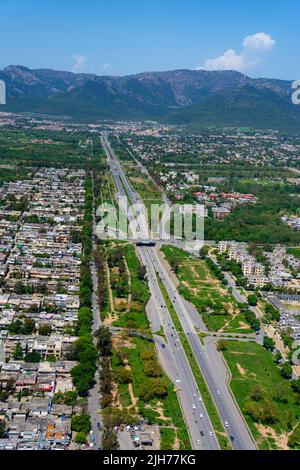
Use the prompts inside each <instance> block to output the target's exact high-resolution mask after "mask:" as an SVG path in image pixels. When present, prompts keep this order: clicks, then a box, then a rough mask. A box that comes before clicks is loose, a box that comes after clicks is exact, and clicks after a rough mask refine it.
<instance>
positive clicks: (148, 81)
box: [0, 66, 300, 133]
mask: <svg viewBox="0 0 300 470" xmlns="http://www.w3.org/2000/svg"><path fill="white" fill-rule="evenodd" d="M0 79H2V80H4V81H5V82H6V85H7V93H8V99H7V106H5V108H4V107H1V110H5V111H13V112H34V113H41V114H47V115H56V116H70V117H73V118H76V119H86V120H92V119H119V120H144V119H156V120H160V121H163V122H170V123H175V124H188V125H192V126H199V127H203V126H247V127H256V128H263V129H265V128H270V129H278V130H283V131H289V132H297V133H298V132H299V131H300V106H295V105H293V104H292V100H291V94H292V86H291V85H292V84H291V82H289V81H283V80H273V79H252V78H249V77H247V76H245V75H243V74H241V73H238V72H234V71H219V72H208V71H203V70H175V71H170V72H149V73H142V74H138V75H130V76H125V77H115V76H96V75H91V74H74V73H71V72H61V71H55V70H50V69H49V70H48V69H38V70H31V69H29V68H26V67H23V66H9V67H7V68H5V69H4V70H2V71H0Z"/></svg>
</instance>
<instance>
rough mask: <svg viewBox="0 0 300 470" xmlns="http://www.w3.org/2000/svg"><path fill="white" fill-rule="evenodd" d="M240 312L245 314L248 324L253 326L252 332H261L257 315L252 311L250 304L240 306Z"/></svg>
mask: <svg viewBox="0 0 300 470" xmlns="http://www.w3.org/2000/svg"><path fill="white" fill-rule="evenodd" d="M239 307H240V311H241V313H243V314H244V316H245V318H246V320H247V323H249V325H250V326H251V328H252V330H254V331H259V330H260V322H259V320H258V318H257V317H256V315H255V313H254V312H253V311H252V310H250V308H249V306H248V304H240V305H239Z"/></svg>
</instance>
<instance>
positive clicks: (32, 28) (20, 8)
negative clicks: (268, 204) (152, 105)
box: [0, 0, 300, 79]
mask: <svg viewBox="0 0 300 470" xmlns="http://www.w3.org/2000/svg"><path fill="white" fill-rule="evenodd" d="M299 17H300V2H299V0H226V1H225V0H209V1H208V0H205V1H204V0H139V1H138V0H0V18H1V26H0V40H1V48H0V50H1V54H0V67H1V68H3V67H5V66H7V65H9V64H22V65H26V66H29V67H32V68H38V67H49V68H54V69H59V70H73V71H76V72H79V71H82V72H91V73H97V74H111V75H125V74H130V73H138V72H143V71H150V70H173V69H177V68H197V67H204V68H208V69H211V68H226V67H229V66H231V67H232V68H236V69H238V70H241V71H243V72H244V73H246V74H248V75H250V76H253V77H257V76H268V77H277V78H286V79H299V78H300V70H299V68H300V66H299V46H298V45H299V39H300V38H299V35H300V34H299ZM257 33H264V35H263V36H257ZM245 38H248V39H246V40H245ZM243 42H244V45H243ZM216 59H218V60H216Z"/></svg>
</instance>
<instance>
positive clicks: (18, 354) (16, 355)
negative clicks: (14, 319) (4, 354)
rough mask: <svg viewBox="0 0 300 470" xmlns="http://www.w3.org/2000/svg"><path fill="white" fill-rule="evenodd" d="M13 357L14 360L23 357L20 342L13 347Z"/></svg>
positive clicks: (19, 359)
mask: <svg viewBox="0 0 300 470" xmlns="http://www.w3.org/2000/svg"><path fill="white" fill-rule="evenodd" d="M13 358H14V359H15V360H16V361H21V360H22V359H23V349H22V346H21V344H20V343H18V344H17V346H16V347H15V349H14V352H13Z"/></svg>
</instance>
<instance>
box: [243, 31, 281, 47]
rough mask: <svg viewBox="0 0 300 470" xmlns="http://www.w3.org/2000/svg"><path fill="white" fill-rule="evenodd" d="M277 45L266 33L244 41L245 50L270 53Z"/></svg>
mask: <svg viewBox="0 0 300 470" xmlns="http://www.w3.org/2000/svg"><path fill="white" fill-rule="evenodd" d="M275 45H276V41H275V39H273V38H272V36H270V34H266V33H256V34H253V35H252V36H247V37H246V38H245V39H244V41H243V47H244V49H258V50H265V51H269V50H271V49H273V47H274V46H275Z"/></svg>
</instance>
